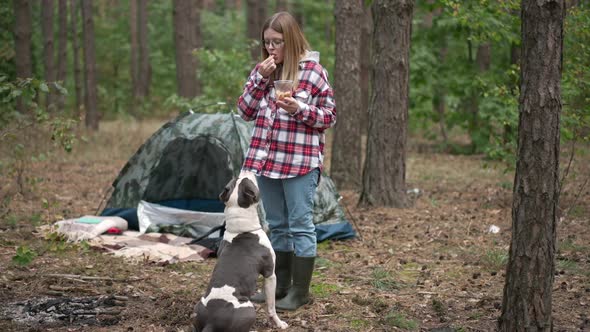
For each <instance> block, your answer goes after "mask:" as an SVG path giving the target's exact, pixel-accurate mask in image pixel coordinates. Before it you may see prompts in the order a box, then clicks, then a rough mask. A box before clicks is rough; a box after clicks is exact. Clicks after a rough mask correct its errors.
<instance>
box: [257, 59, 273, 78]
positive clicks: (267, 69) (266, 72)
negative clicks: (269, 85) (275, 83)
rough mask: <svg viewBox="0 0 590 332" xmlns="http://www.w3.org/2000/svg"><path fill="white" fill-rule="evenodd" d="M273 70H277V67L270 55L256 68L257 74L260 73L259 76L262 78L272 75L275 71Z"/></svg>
mask: <svg viewBox="0 0 590 332" xmlns="http://www.w3.org/2000/svg"><path fill="white" fill-rule="evenodd" d="M275 69H277V65H276V64H275V58H274V57H273V56H272V55H270V56H269V57H268V58H266V59H264V61H262V62H261V63H260V66H259V67H258V72H259V73H260V75H262V77H269V76H270V74H272V72H273V71H275Z"/></svg>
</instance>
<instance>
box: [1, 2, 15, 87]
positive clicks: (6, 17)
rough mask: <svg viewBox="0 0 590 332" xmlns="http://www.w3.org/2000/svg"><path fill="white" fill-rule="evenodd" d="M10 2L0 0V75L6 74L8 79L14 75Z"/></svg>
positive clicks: (12, 23)
mask: <svg viewBox="0 0 590 332" xmlns="http://www.w3.org/2000/svg"><path fill="white" fill-rule="evenodd" d="M12 3H13V2H12V1H10V0H0V75H7V76H8V77H9V79H10V80H13V79H14V78H15V77H16V67H15V63H14V55H15V54H14V53H15V51H14V37H13V30H14V12H13V7H14V6H13V4H12Z"/></svg>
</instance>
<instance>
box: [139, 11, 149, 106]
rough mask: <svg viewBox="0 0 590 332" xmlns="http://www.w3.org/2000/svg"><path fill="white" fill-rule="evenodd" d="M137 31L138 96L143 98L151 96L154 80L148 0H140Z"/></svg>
mask: <svg viewBox="0 0 590 332" xmlns="http://www.w3.org/2000/svg"><path fill="white" fill-rule="evenodd" d="M137 33H138V36H137V37H138V38H137V39H138V42H139V73H138V75H139V76H138V77H139V82H138V83H139V86H138V91H137V92H138V94H137V96H138V97H139V98H141V99H143V98H145V97H147V96H149V94H150V84H151V81H152V67H151V65H150V58H149V55H150V54H149V52H150V50H149V45H148V7H147V0H139V2H138V11H137Z"/></svg>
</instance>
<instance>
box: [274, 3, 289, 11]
mask: <svg viewBox="0 0 590 332" xmlns="http://www.w3.org/2000/svg"><path fill="white" fill-rule="evenodd" d="M288 9H289V6H288V4H287V0H277V1H276V9H275V12H277V13H278V12H284V11H287V10H288Z"/></svg>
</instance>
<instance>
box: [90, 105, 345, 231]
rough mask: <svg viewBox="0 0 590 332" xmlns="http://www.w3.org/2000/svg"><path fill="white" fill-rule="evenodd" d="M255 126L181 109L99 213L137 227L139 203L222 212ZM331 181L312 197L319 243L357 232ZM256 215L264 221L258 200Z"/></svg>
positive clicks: (144, 147) (134, 159) (143, 151)
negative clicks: (222, 198) (228, 187)
mask: <svg viewBox="0 0 590 332" xmlns="http://www.w3.org/2000/svg"><path fill="white" fill-rule="evenodd" d="M252 129H253V124H252V123H251V122H250V123H249V122H245V121H243V120H242V119H241V118H240V117H239V116H237V115H235V114H202V113H192V112H189V113H185V114H182V115H180V116H178V117H177V118H176V119H174V120H172V121H170V122H168V123H166V124H165V125H164V126H162V127H161V128H160V129H159V130H158V131H156V132H155V133H154V134H153V135H152V136H151V137H150V138H148V139H147V141H146V142H145V143H144V144H143V145H142V146H141V147H140V148H139V149H138V151H137V152H136V153H135V154H134V155H133V156H132V157H131V158H130V159H129V161H128V162H127V164H126V165H125V166H124V167H123V169H122V170H121V172H120V173H119V175H118V176H117V178H116V179H115V181H114V182H113V184H112V186H113V191H112V194H111V197H110V199H109V200H108V202H107V204H106V207H105V209H104V210H103V211H102V213H101V215H119V216H122V217H124V218H125V219H127V220H128V221H129V226H130V228H131V229H134V228H137V226H138V225H137V217H136V215H137V207H138V204H139V203H140V201H142V200H143V201H146V202H150V203H156V204H159V205H163V206H167V207H174V208H180V209H185V210H191V211H203V212H218V213H221V212H223V209H224V206H223V203H222V202H221V201H219V199H218V195H219V193H220V192H221V191H222V190H223V188H224V186H225V184H226V183H227V182H229V180H230V179H231V178H232V177H234V176H237V175H238V174H239V172H240V168H241V165H242V162H243V158H244V155H245V152H246V151H247V149H248V146H249V142H250V134H251V132H252ZM339 198H340V196H339V194H338V193H337V192H336V189H335V187H334V183H333V182H332V180H331V179H330V178H329V177H327V176H325V175H322V177H321V180H320V184H319V186H318V190H317V192H316V196H315V210H314V223H315V225H316V231H317V238H318V241H323V240H326V239H345V238H351V237H354V236H355V233H354V230H353V228H352V226H351V225H350V223H349V222H348V221H347V220H346V218H345V216H344V212H343V210H342V207H341V206H340V205H339V203H338V200H339ZM259 215H260V217H261V220H262V221H263V223H264V222H265V221H264V209H263V208H262V204H260V209H259Z"/></svg>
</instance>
